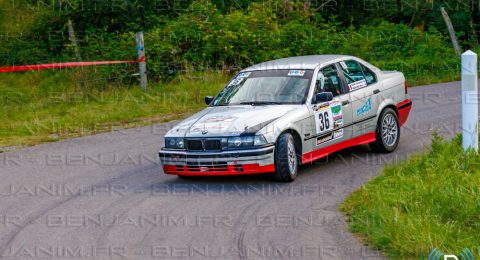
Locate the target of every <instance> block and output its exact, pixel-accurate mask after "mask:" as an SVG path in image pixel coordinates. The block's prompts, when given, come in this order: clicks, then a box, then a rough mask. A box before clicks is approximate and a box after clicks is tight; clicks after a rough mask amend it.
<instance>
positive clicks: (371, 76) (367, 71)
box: [360, 64, 377, 85]
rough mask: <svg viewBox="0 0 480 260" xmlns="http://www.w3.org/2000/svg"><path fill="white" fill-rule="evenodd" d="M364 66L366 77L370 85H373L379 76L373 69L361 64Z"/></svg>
mask: <svg viewBox="0 0 480 260" xmlns="http://www.w3.org/2000/svg"><path fill="white" fill-rule="evenodd" d="M360 66H362V70H363V74H364V75H365V79H366V80H367V84H368V85H372V84H375V83H377V77H376V76H375V73H373V71H371V70H370V69H369V68H367V67H365V66H364V65H363V64H360Z"/></svg>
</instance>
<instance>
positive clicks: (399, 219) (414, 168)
mask: <svg viewBox="0 0 480 260" xmlns="http://www.w3.org/2000/svg"><path fill="white" fill-rule="evenodd" d="M341 210H342V211H343V212H344V213H345V214H346V215H347V216H348V219H349V225H350V228H351V230H352V231H353V232H354V233H356V234H357V235H359V236H360V237H361V238H362V239H363V240H364V241H365V242H366V243H368V244H370V245H371V246H372V247H374V248H376V249H380V250H382V251H384V252H385V254H386V255H387V256H389V257H391V258H394V259H419V258H423V259H426V256H428V254H429V252H430V251H431V250H432V249H434V248H438V249H440V250H441V251H443V252H445V253H449V254H458V253H460V252H461V251H462V250H463V249H465V248H467V247H468V248H470V249H471V250H472V251H473V252H474V254H475V255H476V256H479V252H480V251H479V248H478V246H479V245H480V156H478V154H475V153H473V152H468V153H465V152H463V150H462V144H461V137H456V138H454V139H453V140H452V141H451V142H448V141H445V140H443V139H442V138H440V137H438V136H435V137H434V139H433V143H432V148H431V150H430V151H428V152H427V153H425V154H423V155H419V156H415V157H413V158H410V159H409V160H407V161H405V162H402V163H399V164H397V165H391V166H388V167H386V168H385V170H384V171H383V173H382V174H381V175H380V176H378V177H376V178H375V179H373V180H371V181H370V182H368V183H367V184H366V185H364V186H363V187H361V188H360V189H359V190H357V191H355V192H354V193H352V194H351V195H350V196H349V197H348V198H347V199H346V201H345V202H344V204H343V205H342V206H341Z"/></svg>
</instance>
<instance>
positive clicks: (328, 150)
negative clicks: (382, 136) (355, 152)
mask: <svg viewBox="0 0 480 260" xmlns="http://www.w3.org/2000/svg"><path fill="white" fill-rule="evenodd" d="M374 141H375V132H371V133H368V134H364V135H361V136H357V137H355V138H352V139H350V140H346V141H343V142H341V143H338V144H334V145H331V146H328V147H325V148H322V149H319V150H315V151H312V152H309V153H306V154H304V155H302V163H303V164H306V163H310V162H313V161H315V160H318V159H320V158H323V157H325V156H327V155H329V154H332V153H334V152H337V151H340V150H342V149H345V148H348V147H351V146H356V145H361V144H368V143H371V142H374Z"/></svg>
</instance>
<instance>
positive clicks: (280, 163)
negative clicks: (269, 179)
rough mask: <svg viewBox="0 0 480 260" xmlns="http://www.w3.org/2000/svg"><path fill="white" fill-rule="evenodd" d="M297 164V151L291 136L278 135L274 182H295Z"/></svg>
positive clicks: (287, 134)
mask: <svg viewBox="0 0 480 260" xmlns="http://www.w3.org/2000/svg"><path fill="white" fill-rule="evenodd" d="M298 162H299V160H298V151H297V149H296V146H295V140H294V139H293V136H292V135H291V134H289V133H284V134H282V135H280V137H279V138H278V141H277V144H276V146H275V174H274V177H275V180H277V181H280V182H291V181H293V180H295V178H296V177H297V174H298Z"/></svg>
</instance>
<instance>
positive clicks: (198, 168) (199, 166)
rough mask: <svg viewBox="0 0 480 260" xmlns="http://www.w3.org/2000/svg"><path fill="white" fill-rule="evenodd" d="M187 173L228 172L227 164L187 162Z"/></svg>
mask: <svg viewBox="0 0 480 260" xmlns="http://www.w3.org/2000/svg"><path fill="white" fill-rule="evenodd" d="M187 171H189V172H226V171H228V164H227V162H211V163H198V162H188V163H187Z"/></svg>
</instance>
